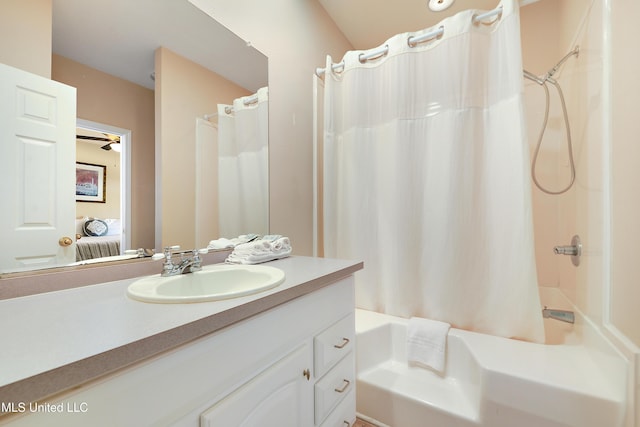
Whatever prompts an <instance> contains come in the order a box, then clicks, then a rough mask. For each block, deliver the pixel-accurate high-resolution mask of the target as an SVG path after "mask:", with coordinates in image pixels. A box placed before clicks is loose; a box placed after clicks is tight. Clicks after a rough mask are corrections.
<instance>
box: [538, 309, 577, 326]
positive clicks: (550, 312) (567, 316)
mask: <svg viewBox="0 0 640 427" xmlns="http://www.w3.org/2000/svg"><path fill="white" fill-rule="evenodd" d="M542 317H544V318H545V319H548V318H551V319H556V320H560V321H561V322H567V323H575V321H576V316H575V314H574V313H573V311H569V310H556V309H552V308H547V306H546V305H545V306H544V309H543V310H542Z"/></svg>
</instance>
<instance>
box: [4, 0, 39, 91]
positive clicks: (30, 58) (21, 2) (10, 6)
mask: <svg viewBox="0 0 640 427" xmlns="http://www.w3.org/2000/svg"><path fill="white" fill-rule="evenodd" d="M51 17H52V6H51V0H2V3H1V4H0V62H1V63H3V64H7V65H11V66H12V67H16V68H20V69H22V70H25V71H29V72H31V73H34V74H38V75H41V76H43V77H46V78H51V39H52V36H51V28H52V19H51Z"/></svg>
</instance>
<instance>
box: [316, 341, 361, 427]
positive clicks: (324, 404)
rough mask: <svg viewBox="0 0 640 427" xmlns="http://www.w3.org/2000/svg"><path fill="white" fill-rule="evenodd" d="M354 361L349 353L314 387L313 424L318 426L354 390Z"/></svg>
mask: <svg viewBox="0 0 640 427" xmlns="http://www.w3.org/2000/svg"><path fill="white" fill-rule="evenodd" d="M355 386H356V379H355V360H354V356H353V352H349V353H348V354H347V355H346V357H344V358H343V359H342V361H340V363H338V364H337V365H336V367H335V368H333V369H332V370H331V371H329V373H328V374H327V375H325V376H324V377H323V378H322V379H321V380H320V381H318V382H317V383H316V385H315V387H314V400H315V423H316V425H319V424H320V423H322V422H323V421H324V419H325V418H326V417H327V415H328V414H329V413H330V412H331V411H332V410H333V408H335V407H336V406H337V405H338V404H339V403H340V401H341V400H342V399H343V398H344V397H346V396H347V395H349V394H351V391H352V390H353V389H355Z"/></svg>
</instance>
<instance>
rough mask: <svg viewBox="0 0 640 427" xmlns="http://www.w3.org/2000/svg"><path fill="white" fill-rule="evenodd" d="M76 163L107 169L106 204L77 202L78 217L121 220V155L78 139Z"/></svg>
mask: <svg viewBox="0 0 640 427" xmlns="http://www.w3.org/2000/svg"><path fill="white" fill-rule="evenodd" d="M102 144H104V143H102ZM76 161H77V162H82V163H90V164H93V165H102V166H106V167H107V169H106V171H107V173H106V186H105V188H106V202H105V203H93V202H76V217H91V218H102V219H104V218H120V153H117V152H116V151H115V150H109V151H106V150H103V149H102V148H100V144H93V143H90V142H87V141H84V140H82V139H78V140H76ZM134 247H135V246H134Z"/></svg>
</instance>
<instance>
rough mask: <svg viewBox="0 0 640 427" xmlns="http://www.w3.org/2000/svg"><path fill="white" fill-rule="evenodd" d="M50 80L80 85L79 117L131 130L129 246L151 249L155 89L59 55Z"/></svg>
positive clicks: (53, 64)
mask: <svg viewBox="0 0 640 427" xmlns="http://www.w3.org/2000/svg"><path fill="white" fill-rule="evenodd" d="M52 79H54V80H57V81H59V82H62V83H66V84H68V85H70V86H74V87H75V88H77V90H78V92H77V93H78V95H77V111H78V118H80V119H85V120H90V121H92V122H98V123H103V124H106V125H111V126H115V127H118V128H123V129H129V130H131V224H130V228H129V229H130V234H131V246H132V247H133V248H138V247H141V248H153V247H154V243H155V242H154V233H155V227H154V210H155V202H154V179H153V177H154V173H155V172H154V150H155V145H154V138H155V137H154V92H153V91H152V90H150V89H147V88H144V87H142V86H139V85H137V84H134V83H131V82H128V81H126V80H122V79H119V78H117V77H114V76H111V75H109V74H106V73H103V72H102V71H98V70H96V69H93V68H90V67H87V66H85V65H83V64H79V63H77V62H75V61H72V60H70V59H67V58H64V57H61V56H58V55H54V56H53V61H52ZM118 216H119V215H118Z"/></svg>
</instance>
